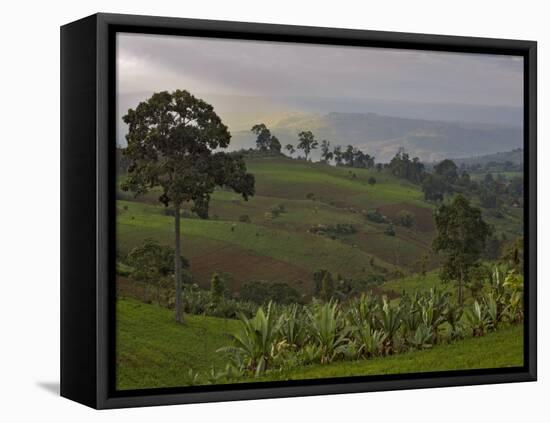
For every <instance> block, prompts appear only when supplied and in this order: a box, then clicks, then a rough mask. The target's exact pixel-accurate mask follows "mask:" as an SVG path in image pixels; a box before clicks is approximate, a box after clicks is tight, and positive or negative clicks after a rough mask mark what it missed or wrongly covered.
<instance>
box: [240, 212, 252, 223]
mask: <svg viewBox="0 0 550 423" xmlns="http://www.w3.org/2000/svg"><path fill="white" fill-rule="evenodd" d="M239 222H243V223H250V222H251V220H250V216H249V215H247V214H242V215H240V216H239Z"/></svg>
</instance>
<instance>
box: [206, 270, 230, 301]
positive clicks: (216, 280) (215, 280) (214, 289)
mask: <svg viewBox="0 0 550 423" xmlns="http://www.w3.org/2000/svg"><path fill="white" fill-rule="evenodd" d="M226 291H227V289H226V287H225V281H224V280H223V279H222V278H221V277H220V275H218V274H217V273H214V274H213V275H212V279H211V281H210V293H211V294H212V298H213V299H214V300H215V301H220V300H222V299H223V298H224V297H225V294H226Z"/></svg>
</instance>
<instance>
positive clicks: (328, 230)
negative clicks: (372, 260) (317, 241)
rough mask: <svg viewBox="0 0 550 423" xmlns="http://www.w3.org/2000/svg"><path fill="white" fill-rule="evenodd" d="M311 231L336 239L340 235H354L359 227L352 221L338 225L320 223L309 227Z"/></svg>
mask: <svg viewBox="0 0 550 423" xmlns="http://www.w3.org/2000/svg"><path fill="white" fill-rule="evenodd" d="M309 232H310V233H312V234H317V235H324V236H328V237H330V238H332V239H335V238H336V237H337V236H338V235H352V234H354V233H357V228H356V227H355V225H353V224H352V223H337V224H336V225H322V224H319V225H313V226H312V227H311V228H309Z"/></svg>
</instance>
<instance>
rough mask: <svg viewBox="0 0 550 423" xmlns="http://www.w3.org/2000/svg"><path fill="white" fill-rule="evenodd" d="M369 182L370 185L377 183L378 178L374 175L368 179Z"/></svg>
mask: <svg viewBox="0 0 550 423" xmlns="http://www.w3.org/2000/svg"><path fill="white" fill-rule="evenodd" d="M368 183H369V185H374V184H376V178H375V177H374V176H371V177H370V178H369V180H368Z"/></svg>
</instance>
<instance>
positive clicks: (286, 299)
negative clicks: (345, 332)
mask: <svg viewBox="0 0 550 423" xmlns="http://www.w3.org/2000/svg"><path fill="white" fill-rule="evenodd" d="M239 298H240V299H241V300H243V301H250V302H253V303H255V304H258V305H263V304H267V303H268V302H269V301H273V302H275V303H277V304H291V303H300V302H301V295H300V293H299V292H298V291H297V290H296V289H294V288H293V287H291V286H290V285H288V284H287V283H285V282H273V283H271V282H266V281H249V282H246V283H245V284H244V285H243V286H242V288H241V290H240V292H239Z"/></svg>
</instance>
